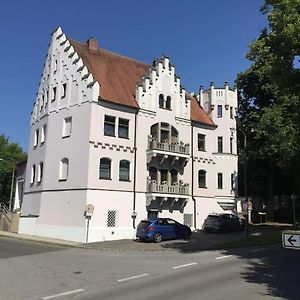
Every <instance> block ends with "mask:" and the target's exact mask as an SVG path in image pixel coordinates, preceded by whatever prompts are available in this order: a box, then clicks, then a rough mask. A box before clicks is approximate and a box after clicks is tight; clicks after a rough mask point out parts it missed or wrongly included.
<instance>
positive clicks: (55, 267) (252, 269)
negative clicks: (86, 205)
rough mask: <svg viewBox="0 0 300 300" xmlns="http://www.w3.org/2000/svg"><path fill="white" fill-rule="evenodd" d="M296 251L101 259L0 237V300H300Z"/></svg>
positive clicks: (154, 254) (92, 254) (270, 249)
mask: <svg viewBox="0 0 300 300" xmlns="http://www.w3.org/2000/svg"><path fill="white" fill-rule="evenodd" d="M298 270H300V251H297V250H287V249H283V248H282V247H281V245H273V246H267V247H266V246H264V247H252V248H243V249H233V250H223V251H201V252H197V253H190V254H188V253H186V254H184V253H177V252H159V253H157V252H139V253H124V252H115V253H113V252H111V253H110V252H100V251H95V250H87V249H76V248H62V247H54V246H47V245H43V244H38V243H31V242H25V241H19V240H14V239H11V238H1V237H0V275H1V280H0V299H1V300H2V299H3V300H9V299H25V300H27V299H30V300H31V299H45V300H47V299H93V300H94V299H101V300H102V299H122V300H126V299H128V300H129V299H130V300H134V299H140V300H143V299H174V300H177V299H178V300H179V299H193V300H195V299H243V300H246V299H251V300H252V299H274V298H276V297H277V298H276V299H299V289H298V285H299V284H298V282H299V280H298V277H299V275H298V272H299V271H298Z"/></svg>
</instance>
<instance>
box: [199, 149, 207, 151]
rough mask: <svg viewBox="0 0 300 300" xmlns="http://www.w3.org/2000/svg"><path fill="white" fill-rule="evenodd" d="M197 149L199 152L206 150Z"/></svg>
mask: <svg viewBox="0 0 300 300" xmlns="http://www.w3.org/2000/svg"><path fill="white" fill-rule="evenodd" d="M198 151H199V152H206V150H200V149H198Z"/></svg>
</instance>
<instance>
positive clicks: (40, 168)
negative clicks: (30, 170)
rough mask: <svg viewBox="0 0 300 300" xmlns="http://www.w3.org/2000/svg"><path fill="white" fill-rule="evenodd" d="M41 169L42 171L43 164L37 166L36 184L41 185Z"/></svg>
mask: <svg viewBox="0 0 300 300" xmlns="http://www.w3.org/2000/svg"><path fill="white" fill-rule="evenodd" d="M43 169H44V164H43V163H42V162H41V163H40V164H39V166H38V178H37V182H38V183H41V182H42V179H43Z"/></svg>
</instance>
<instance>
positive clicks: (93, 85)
mask: <svg viewBox="0 0 300 300" xmlns="http://www.w3.org/2000/svg"><path fill="white" fill-rule="evenodd" d="M236 109H237V92H236V90H233V89H231V88H229V86H228V83H225V85H224V87H221V88H217V87H215V86H214V84H213V83H211V85H210V87H209V88H208V89H203V88H202V87H200V90H199V93H198V94H193V95H192V94H188V93H187V91H186V90H185V89H184V88H183V87H182V86H181V80H180V78H179V77H178V76H177V75H176V73H175V68H174V66H173V65H172V64H171V63H170V61H169V58H168V57H166V56H163V57H161V58H160V59H156V60H154V61H153V63H152V64H151V65H148V64H145V63H142V62H139V61H136V60H134V59H131V58H128V57H124V56H121V55H119V54H116V53H112V52H110V51H107V50H104V49H101V48H98V44H97V41H96V40H95V39H92V38H91V39H89V40H88V41H87V43H81V42H78V41H76V40H72V39H69V38H67V37H66V35H65V34H64V33H63V31H62V29H61V28H58V29H57V30H55V31H54V32H53V33H52V37H51V42H50V45H49V49H48V53H47V56H46V61H45V65H44V70H43V73H42V77H41V81H40V85H39V90H38V93H37V97H36V101H35V103H34V108H33V112H32V116H31V122H30V128H31V129H30V142H29V149H28V160H27V168H26V180H25V187H24V198H23V201H22V206H21V216H20V223H19V233H25V234H32V235H38V236H46V237H53V238H59V239H65V240H72V241H77V242H85V241H86V231H87V219H86V218H85V216H84V212H85V207H86V206H87V205H88V204H91V205H93V207H94V211H93V215H92V217H91V220H90V222H89V235H88V241H89V242H94V241H103V240H114V239H124V238H134V237H135V227H136V226H137V224H138V223H139V222H140V220H142V219H145V218H147V217H155V216H159V217H171V218H173V219H175V220H177V221H179V222H181V223H184V224H186V225H189V226H191V227H192V229H201V227H202V224H203V221H204V219H205V218H206V216H207V215H208V214H209V213H213V212H215V213H217V212H223V211H225V210H234V208H235V196H236V182H237V160H238V157H237V147H236V144H237V143H236V122H235V118H234V116H235V114H236Z"/></svg>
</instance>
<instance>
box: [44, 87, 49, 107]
mask: <svg viewBox="0 0 300 300" xmlns="http://www.w3.org/2000/svg"><path fill="white" fill-rule="evenodd" d="M48 99H49V91H48V90H47V91H46V94H45V110H46V109H47V106H48Z"/></svg>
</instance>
